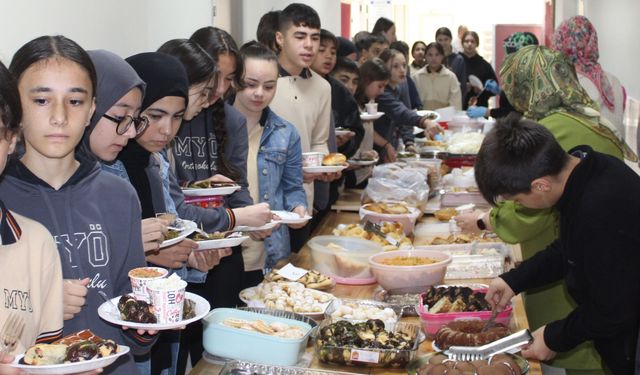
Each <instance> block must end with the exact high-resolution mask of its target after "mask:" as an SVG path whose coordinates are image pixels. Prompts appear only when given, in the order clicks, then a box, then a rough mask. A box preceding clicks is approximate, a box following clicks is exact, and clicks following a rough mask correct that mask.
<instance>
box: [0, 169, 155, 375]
mask: <svg viewBox="0 0 640 375" xmlns="http://www.w3.org/2000/svg"><path fill="white" fill-rule="evenodd" d="M78 160H79V161H80V167H79V168H78V170H77V171H76V172H75V173H74V174H73V176H71V178H70V179H69V180H68V181H67V182H66V183H65V184H64V185H63V186H62V187H61V188H60V189H58V190H55V189H54V188H52V187H51V186H49V185H48V184H47V183H46V182H44V181H43V180H41V179H40V178H38V177H37V176H35V175H34V174H33V173H31V171H30V170H29V169H27V168H26V167H25V166H24V165H23V164H22V163H21V162H20V161H18V160H15V159H14V160H11V161H10V162H9V164H8V166H7V168H6V171H5V176H4V179H3V180H2V182H1V183H0V199H2V201H4V202H5V204H6V206H7V208H9V209H11V210H13V211H15V212H17V213H19V214H21V215H24V216H26V217H28V218H31V219H33V220H36V221H38V222H40V223H42V224H43V225H44V226H45V227H46V228H47V229H48V230H49V232H51V234H52V235H53V237H54V240H55V242H56V245H57V246H58V252H59V253H60V260H61V262H62V275H63V277H64V278H65V279H83V278H85V277H88V278H89V279H91V283H90V284H89V293H88V294H87V301H86V305H85V306H84V307H83V308H82V311H81V312H80V313H79V314H77V315H76V316H75V317H74V318H73V319H71V320H67V321H65V322H64V334H65V335H67V334H70V333H74V332H77V331H80V330H83V329H87V328H89V329H91V330H92V331H93V332H94V333H95V334H96V335H98V336H100V337H103V338H109V339H113V340H115V341H116V342H118V343H122V344H124V345H127V346H130V347H131V354H143V353H145V352H148V351H149V350H150V345H151V344H152V343H153V341H154V340H153V339H152V338H150V337H140V336H138V335H137V333H135V330H127V331H123V330H122V328H121V327H119V326H115V325H112V324H109V323H107V322H106V321H104V320H102V319H100V318H99V317H98V313H97V310H98V306H100V305H101V304H102V303H103V302H104V301H103V300H102V299H101V298H100V296H99V295H98V293H97V291H98V290H102V291H103V292H105V293H106V294H107V295H108V296H111V297H116V296H119V295H122V294H124V293H129V292H131V284H130V282H129V277H128V275H127V274H128V272H129V270H131V269H133V268H136V267H141V266H145V265H146V263H145V260H144V252H143V248H142V234H141V226H140V203H139V202H138V198H137V196H136V193H135V191H134V190H133V188H132V187H131V185H129V184H127V183H126V182H125V181H123V180H122V179H120V178H118V177H116V176H113V175H111V174H108V173H105V172H102V171H101V170H100V168H99V166H98V164H97V163H96V162H93V161H91V160H89V159H88V158H86V157H82V156H78ZM104 373H105V374H136V373H137V368H136V366H135V363H134V361H133V357H132V356H131V355H128V356H123V357H121V358H120V359H119V360H118V361H117V362H116V363H115V364H114V365H111V366H109V367H107V368H105V372H104Z"/></svg>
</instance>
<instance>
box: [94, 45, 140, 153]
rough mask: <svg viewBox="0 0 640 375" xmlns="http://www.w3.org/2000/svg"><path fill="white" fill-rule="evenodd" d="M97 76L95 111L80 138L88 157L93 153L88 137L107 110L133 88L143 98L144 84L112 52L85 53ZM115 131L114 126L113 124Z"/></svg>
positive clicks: (123, 61) (95, 51) (131, 69)
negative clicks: (139, 91)
mask: <svg viewBox="0 0 640 375" xmlns="http://www.w3.org/2000/svg"><path fill="white" fill-rule="evenodd" d="M87 53H89V57H91V61H92V62H93V65H95V67H96V73H97V74H98V87H97V89H96V111H95V113H94V114H93V117H91V122H90V123H89V126H88V127H87V129H85V132H84V136H83V138H82V147H83V148H84V150H83V151H85V152H86V153H87V154H88V155H92V154H93V153H92V152H91V151H90V148H89V136H90V135H91V132H92V131H93V129H94V128H95V127H96V125H97V124H98V121H100V119H101V118H102V115H104V114H105V113H107V111H108V110H109V108H111V107H113V105H114V104H116V103H117V102H118V100H120V98H122V97H123V96H125V95H126V94H127V93H128V92H129V91H131V89H133V88H134V87H138V88H140V90H141V91H142V95H143V97H144V93H145V89H146V84H145V83H144V81H143V80H142V79H141V78H140V77H139V76H138V73H136V71H135V70H134V69H133V68H132V67H131V65H129V63H127V62H126V61H125V60H124V59H123V58H121V57H120V56H118V55H116V54H115V53H113V52H109V51H105V50H102V49H100V50H93V51H87ZM113 131H114V132H115V131H116V124H113Z"/></svg>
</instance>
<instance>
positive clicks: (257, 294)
mask: <svg viewBox="0 0 640 375" xmlns="http://www.w3.org/2000/svg"><path fill="white" fill-rule="evenodd" d="M334 298H335V297H334V296H333V295H332V294H329V293H325V292H321V291H319V290H315V289H310V288H306V287H305V286H304V285H303V284H301V283H296V282H288V283H287V282H282V283H279V282H263V283H261V284H259V285H258V286H254V287H251V288H247V289H244V290H242V291H241V292H240V300H241V301H242V302H244V303H246V304H247V306H249V307H266V308H268V309H274V310H284V311H292V312H295V313H298V314H301V315H310V316H317V315H322V314H324V313H325V311H326V310H327V307H329V305H330V304H331V301H333V300H334Z"/></svg>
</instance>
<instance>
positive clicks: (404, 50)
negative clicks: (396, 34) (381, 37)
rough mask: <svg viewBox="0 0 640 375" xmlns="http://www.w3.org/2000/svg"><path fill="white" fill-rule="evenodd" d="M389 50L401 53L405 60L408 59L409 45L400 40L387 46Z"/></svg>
mask: <svg viewBox="0 0 640 375" xmlns="http://www.w3.org/2000/svg"><path fill="white" fill-rule="evenodd" d="M389 48H392V49H395V50H398V51H400V52H402V54H403V55H404V57H406V58H408V57H409V45H408V44H407V43H405V42H403V41H401V40H396V41H395V42H393V43H391V44H390V45H389Z"/></svg>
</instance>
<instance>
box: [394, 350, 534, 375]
mask: <svg viewBox="0 0 640 375" xmlns="http://www.w3.org/2000/svg"><path fill="white" fill-rule="evenodd" d="M444 362H447V363H448V364H447V365H445V364H444ZM451 365H453V368H455V369H460V370H461V371H459V372H458V373H465V374H466V373H469V374H477V373H479V370H481V369H482V373H483V374H498V373H500V374H502V373H506V374H526V373H527V372H528V371H529V362H527V360H526V359H524V358H522V357H521V356H518V355H514V354H506V353H502V354H496V355H494V356H492V357H491V358H490V359H489V360H486V359H485V360H479V361H453V360H450V359H449V358H448V357H447V354H446V353H444V352H440V351H436V352H433V353H428V354H426V355H424V356H421V357H418V358H415V359H414V360H412V361H411V362H410V363H409V365H408V366H407V369H406V370H407V373H408V374H409V375H418V374H424V375H432V374H443V373H445V372H447V370H446V369H447V368H451V367H448V366H451ZM463 369H464V370H463ZM503 369H504V370H503Z"/></svg>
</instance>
